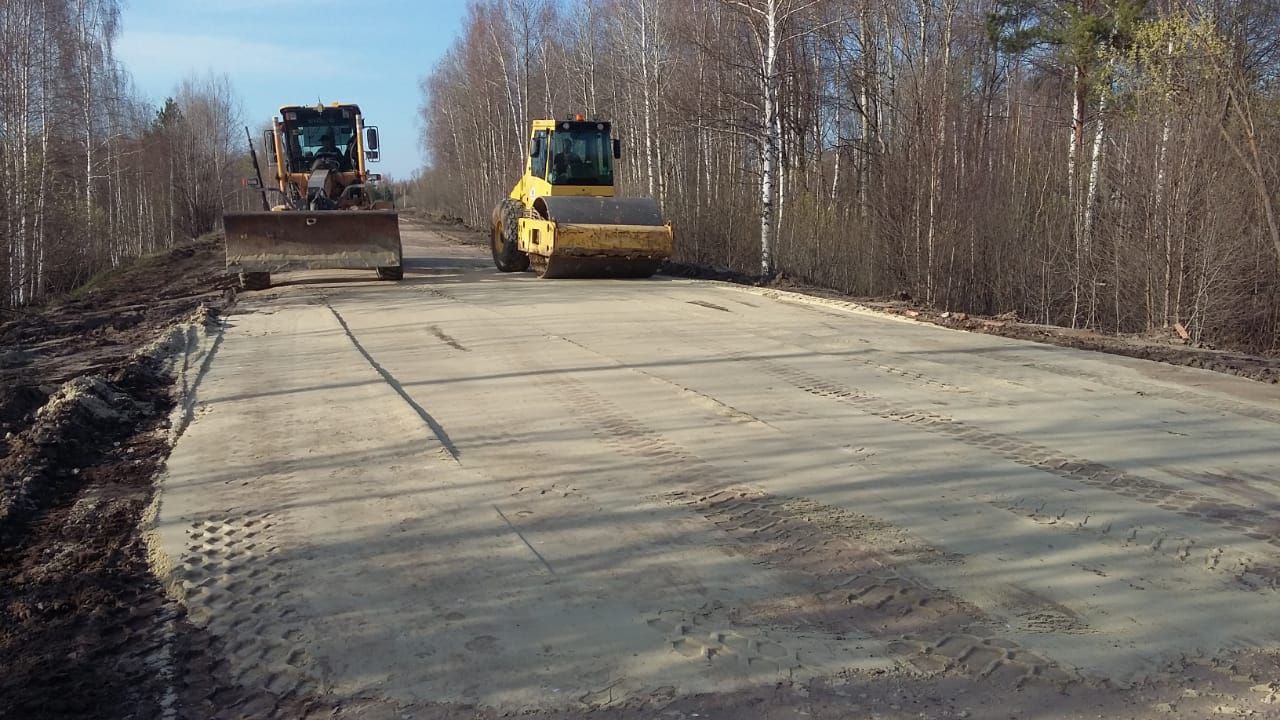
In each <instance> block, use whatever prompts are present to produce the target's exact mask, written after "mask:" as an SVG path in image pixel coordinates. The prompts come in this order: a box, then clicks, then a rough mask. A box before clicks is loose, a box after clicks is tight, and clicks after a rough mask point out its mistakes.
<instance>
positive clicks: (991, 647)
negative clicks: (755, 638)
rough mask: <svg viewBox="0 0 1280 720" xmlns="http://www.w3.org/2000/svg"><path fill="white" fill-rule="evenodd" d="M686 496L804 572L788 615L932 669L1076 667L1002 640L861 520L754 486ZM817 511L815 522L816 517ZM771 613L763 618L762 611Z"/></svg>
mask: <svg viewBox="0 0 1280 720" xmlns="http://www.w3.org/2000/svg"><path fill="white" fill-rule="evenodd" d="M672 498H673V501H676V502H682V503H684V504H686V505H688V506H690V507H691V508H693V509H694V510H696V511H697V512H699V513H700V514H702V515H703V516H705V517H706V518H707V519H708V520H709V521H711V522H712V523H714V524H715V525H716V526H718V527H719V528H720V529H721V530H723V531H724V532H726V533H727V534H728V535H729V536H730V537H732V538H734V539H735V540H737V541H738V542H739V543H741V544H742V545H743V546H744V547H746V548H747V550H748V552H749V553H750V554H751V555H753V556H755V557H758V558H760V560H761V561H762V562H763V563H765V564H766V565H768V566H770V567H774V568H776V569H778V570H780V571H783V572H786V573H789V574H792V575H795V574H799V575H802V576H803V577H804V583H805V585H806V586H807V589H808V590H809V591H810V592H812V596H811V598H810V599H809V601H808V602H807V603H806V604H805V606H804V607H803V608H802V610H803V612H796V613H794V616H793V617H792V618H791V622H792V623H794V624H797V625H800V626H801V627H805V626H808V627H812V628H814V629H819V630H825V631H829V632H841V631H845V632H847V631H849V630H852V629H859V630H863V631H867V632H870V633H871V634H872V635H874V636H877V637H880V638H883V639H886V640H888V641H889V645H888V647H889V650H890V652H892V653H894V654H895V655H896V656H898V657H899V658H900V659H902V660H904V661H906V662H908V663H910V664H911V665H913V666H915V667H916V668H918V669H920V670H924V671H927V672H954V673H959V674H961V675H965V676H969V677H975V678H982V679H988V680H991V681H994V682H995V683H997V684H999V685H1001V686H1006V687H1009V686H1012V687H1020V686H1022V685H1024V684H1026V683H1029V682H1045V683H1050V684H1053V685H1058V686H1063V685H1066V684H1068V683H1071V682H1075V681H1077V680H1079V679H1080V678H1079V675H1078V674H1077V673H1075V672H1074V671H1072V670H1069V669H1066V668H1063V667H1060V666H1059V665H1058V664H1057V663H1055V662H1053V661H1052V660H1050V659H1049V658H1047V657H1044V656H1043V655H1040V654H1038V653H1035V652H1032V651H1029V650H1026V649H1024V648H1022V647H1021V646H1019V644H1018V643H1016V642H1014V641H1012V640H1009V639H1007V638H1000V637H997V630H998V629H999V627H1000V626H999V624H998V623H996V622H995V621H993V620H991V619H990V618H988V617H987V616H986V615H985V614H984V613H983V612H982V611H981V610H980V609H978V608H976V607H974V606H972V605H970V604H968V603H965V602H963V601H960V600H958V599H956V598H954V597H952V596H951V595H950V594H949V593H947V592H945V591H944V590H942V589H939V588H935V587H931V586H929V585H928V584H926V583H925V582H924V581H923V580H921V579H920V578H918V577H916V576H914V575H912V574H911V573H908V572H905V571H904V570H902V569H900V568H899V567H897V563H896V562H895V561H894V560H893V559H892V558H890V557H889V556H887V555H886V554H885V553H884V552H883V551H881V550H879V549H878V548H876V547H875V546H872V545H870V544H868V543H865V542H860V541H858V540H856V539H854V538H856V537H857V536H859V535H861V534H863V533H862V532H861V531H860V529H859V528H857V527H852V528H849V531H848V532H841V530H840V526H841V525H842V524H845V523H851V524H854V525H857V524H860V523H862V522H863V521H862V520H859V519H857V518H854V517H851V514H850V513H848V512H847V511H844V510H841V509H839V508H831V507H829V506H824V505H821V504H820V503H816V502H813V501H811V500H807V499H788V498H780V497H775V496H771V495H768V494H766V493H762V492H759V491H756V490H752V489H748V488H730V489H724V490H719V491H716V492H713V493H710V494H700V493H696V492H687V491H682V492H676V493H673V494H672ZM815 518H816V520H815ZM766 617H767V616H766Z"/></svg>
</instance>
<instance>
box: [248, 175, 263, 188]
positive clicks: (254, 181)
mask: <svg viewBox="0 0 1280 720" xmlns="http://www.w3.org/2000/svg"><path fill="white" fill-rule="evenodd" d="M244 186H245V187H247V188H253V189H254V190H261V189H262V183H260V182H258V178H256V177H251V178H245V179H244Z"/></svg>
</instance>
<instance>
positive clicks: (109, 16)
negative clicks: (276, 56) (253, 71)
mask: <svg viewBox="0 0 1280 720" xmlns="http://www.w3.org/2000/svg"><path fill="white" fill-rule="evenodd" d="M120 5H121V3H120V2H119V0H40V1H38V2H37V1H36V0H16V1H13V0H0V77H3V78H4V82H3V83H0V319H2V318H3V314H4V313H5V312H6V308H9V309H12V308H15V307H19V306H22V305H26V304H30V303H32V302H36V301H39V300H40V299H42V298H44V297H46V296H49V295H50V294H53V293H57V292H61V291H65V290H68V289H71V288H74V287H76V286H77V285H79V284H80V283H82V282H84V281H85V280H86V279H87V278H89V277H90V276H92V275H93V274H94V273H97V272H99V271H102V270H104V269H108V268H111V267H113V266H115V265H117V264H118V263H120V262H121V261H122V260H123V259H124V258H127V257H130V256H134V255H139V254H142V253H146V252H150V251H153V250H156V249H158V248H161V247H164V246H166V245H170V244H172V243H174V242H177V241H181V240H184V239H187V238H190V237H193V236H196V235H199V234H201V233H203V232H207V231H209V230H211V229H213V227H214V226H215V224H216V223H217V222H218V220H219V218H220V217H221V214H222V211H223V209H224V207H225V206H228V205H231V206H234V207H239V206H240V205H241V204H245V203H252V202H256V197H254V196H253V195H252V194H251V193H245V192H242V191H241V189H240V188H241V177H242V176H244V170H243V166H244V163H245V159H244V155H245V151H244V145H245V143H244V130H243V128H242V127H241V125H240V111H239V107H238V101H237V100H236V99H235V94H234V92H233V91H232V88H231V86H230V81H229V80H227V79H226V78H225V77H219V76H213V75H210V76H206V77H198V78H191V79H189V80H186V81H184V82H182V83H181V84H180V85H179V86H178V87H177V88H175V90H174V94H173V97H172V98H171V99H169V100H168V101H167V102H166V103H165V104H164V105H163V107H160V108H157V107H154V106H152V105H150V104H148V103H147V102H146V101H144V100H142V99H140V98H139V96H138V93H137V92H136V91H135V90H134V89H133V88H132V86H131V81H130V77H129V75H128V73H127V72H126V71H125V69H124V68H122V67H121V66H120V64H119V63H118V61H117V60H116V59H115V57H114V56H113V52H112V51H113V45H114V43H115V40H116V36H117V33H118V31H119V18H120Z"/></svg>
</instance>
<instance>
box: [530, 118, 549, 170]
mask: <svg viewBox="0 0 1280 720" xmlns="http://www.w3.org/2000/svg"><path fill="white" fill-rule="evenodd" d="M533 144H534V150H536V151H537V154H535V155H532V156H530V158H529V161H530V162H529V167H530V171H531V172H532V173H533V176H534V177H540V178H543V179H546V177H547V131H546V130H539V131H537V132H535V133H534V134H533Z"/></svg>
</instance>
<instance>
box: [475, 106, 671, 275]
mask: <svg viewBox="0 0 1280 720" xmlns="http://www.w3.org/2000/svg"><path fill="white" fill-rule="evenodd" d="M619 147H620V145H619V143H618V142H617V141H616V140H613V139H612V138H611V136H610V125H609V123H606V122H600V121H584V120H582V119H581V117H580V116H579V118H578V119H575V120H535V121H533V123H532V134H531V135H530V148H531V151H530V153H529V157H528V158H527V160H526V162H525V172H524V175H523V176H522V177H521V178H520V181H519V182H517V183H516V185H515V187H514V188H512V190H511V192H510V194H509V195H508V197H507V199H506V200H504V201H503V203H502V204H500V205H499V206H498V207H497V208H496V209H495V210H494V218H493V222H494V224H493V251H494V261H495V264H497V265H498V268H499V269H500V270H523V269H525V268H527V267H529V266H532V267H533V269H534V270H535V271H536V272H537V273H538V275H539V276H541V277H648V276H649V275H652V274H653V272H654V271H656V270H657V268H658V266H659V265H660V264H661V262H662V261H663V260H665V259H666V258H668V257H670V256H671V252H672V244H673V233H672V229H671V225H670V223H666V222H664V221H663V219H662V214H661V211H660V210H659V208H658V204H657V202H655V201H654V200H652V199H650V198H616V197H614V187H615V185H614V181H613V160H616V159H618V156H619V155H620V153H619ZM513 223H514V226H513Z"/></svg>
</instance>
